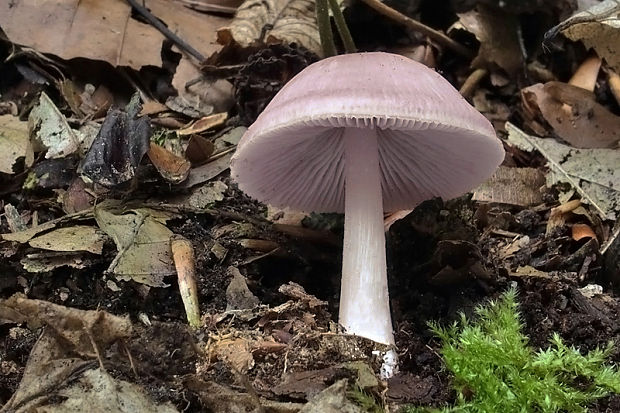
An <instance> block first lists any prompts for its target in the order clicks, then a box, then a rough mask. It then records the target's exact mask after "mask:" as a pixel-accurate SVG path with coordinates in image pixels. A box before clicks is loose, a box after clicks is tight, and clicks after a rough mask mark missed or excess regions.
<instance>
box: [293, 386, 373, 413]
mask: <svg viewBox="0 0 620 413" xmlns="http://www.w3.org/2000/svg"><path fill="white" fill-rule="evenodd" d="M347 386H348V382H347V380H346V379H342V380H338V381H337V382H336V383H334V384H332V385H331V386H329V387H328V388H327V389H325V390H323V391H322V392H321V393H319V394H318V395H316V396H315V397H313V398H312V399H311V400H310V401H309V402H308V404H306V405H305V406H304V407H303V408H302V409H301V410H300V411H299V413H363V410H362V408H361V407H360V406H358V405H357V404H355V403H353V402H352V401H350V400H349V399H348V398H347Z"/></svg>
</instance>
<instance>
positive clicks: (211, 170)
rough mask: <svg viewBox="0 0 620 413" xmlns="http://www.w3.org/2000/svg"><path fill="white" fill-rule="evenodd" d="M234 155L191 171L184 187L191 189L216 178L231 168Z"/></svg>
mask: <svg viewBox="0 0 620 413" xmlns="http://www.w3.org/2000/svg"><path fill="white" fill-rule="evenodd" d="M232 155H233V154H232V153H228V154H226V155H224V156H222V157H221V158H218V159H215V160H213V161H211V162H209V163H206V164H204V165H202V166H199V167H197V168H193V169H191V170H190V171H189V176H188V177H187V179H186V180H185V182H183V186H184V187H186V188H191V187H192V186H194V185H198V184H201V183H203V182H206V181H208V180H210V179H213V178H215V177H216V176H218V175H219V174H221V173H222V172H224V171H225V170H227V169H228V168H229V167H230V159H231V158H232Z"/></svg>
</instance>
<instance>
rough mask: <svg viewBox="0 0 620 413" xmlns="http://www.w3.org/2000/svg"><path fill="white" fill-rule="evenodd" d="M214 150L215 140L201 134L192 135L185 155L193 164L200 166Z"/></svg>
mask: <svg viewBox="0 0 620 413" xmlns="http://www.w3.org/2000/svg"><path fill="white" fill-rule="evenodd" d="M214 151H215V145H214V144H213V142H211V141H210V140H208V139H205V138H203V137H202V136H200V135H192V136H191V137H190V138H189V142H188V143H187V148H186V149H185V157H186V158H187V159H188V160H189V161H190V162H191V163H192V166H198V165H202V164H204V163H205V162H206V161H207V160H208V159H209V158H210V157H211V155H213V152H214Z"/></svg>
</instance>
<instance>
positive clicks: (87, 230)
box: [28, 225, 106, 254]
mask: <svg viewBox="0 0 620 413" xmlns="http://www.w3.org/2000/svg"><path fill="white" fill-rule="evenodd" d="M105 241H106V236H105V234H104V233H103V232H101V231H99V230H98V229H97V228H95V227H91V226H87V225H76V226H73V227H66V228H58V229H56V230H53V231H50V232H47V233H45V234H43V235H39V236H38V237H35V238H33V239H31V240H30V241H29V242H28V244H29V245H30V246H31V247H33V248H39V249H44V250H49V251H64V252H74V251H86V252H92V253H93V254H101V251H102V250H103V243H104V242H105Z"/></svg>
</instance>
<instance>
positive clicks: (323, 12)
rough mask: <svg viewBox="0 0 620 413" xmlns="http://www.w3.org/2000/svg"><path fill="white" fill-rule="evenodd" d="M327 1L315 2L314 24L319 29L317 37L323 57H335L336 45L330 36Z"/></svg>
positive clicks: (330, 27) (319, 0) (330, 25)
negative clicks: (319, 38) (319, 39)
mask: <svg viewBox="0 0 620 413" xmlns="http://www.w3.org/2000/svg"><path fill="white" fill-rule="evenodd" d="M327 1H328V0H316V23H317V25H318V27H319V36H320V37H321V48H322V49H323V55H324V57H329V56H335V55H336V45H335V44H334V36H333V34H332V24H331V22H330V21H329V8H328V6H327Z"/></svg>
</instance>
